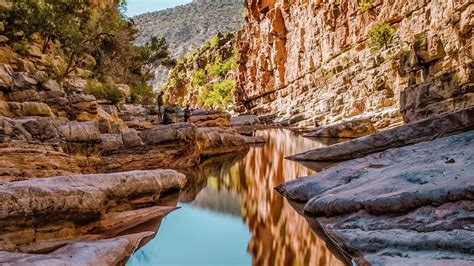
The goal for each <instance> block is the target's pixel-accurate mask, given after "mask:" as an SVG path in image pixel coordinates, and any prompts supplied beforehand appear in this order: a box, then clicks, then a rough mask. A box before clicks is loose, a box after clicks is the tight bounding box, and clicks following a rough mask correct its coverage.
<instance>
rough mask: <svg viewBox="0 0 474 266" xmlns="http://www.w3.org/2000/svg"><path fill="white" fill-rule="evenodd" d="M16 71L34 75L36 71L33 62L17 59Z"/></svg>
mask: <svg viewBox="0 0 474 266" xmlns="http://www.w3.org/2000/svg"><path fill="white" fill-rule="evenodd" d="M17 71H22V72H27V73H34V72H35V71H36V68H35V65H34V64H33V62H31V61H29V60H26V59H21V58H18V59H17Z"/></svg>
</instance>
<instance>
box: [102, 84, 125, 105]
mask: <svg viewBox="0 0 474 266" xmlns="http://www.w3.org/2000/svg"><path fill="white" fill-rule="evenodd" d="M124 98H125V95H124V94H123V92H122V91H121V90H120V89H119V88H118V87H117V86H116V85H112V84H104V99H105V100H108V101H110V103H112V104H113V105H116V104H118V103H120V102H121V101H123V100H124Z"/></svg>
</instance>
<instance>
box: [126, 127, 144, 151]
mask: <svg viewBox="0 0 474 266" xmlns="http://www.w3.org/2000/svg"><path fill="white" fill-rule="evenodd" d="M122 140H123V144H124V145H125V147H126V148H133V147H139V146H143V141H142V139H141V138H140V136H139V135H138V133H137V132H136V131H135V130H130V131H128V132H124V133H122Z"/></svg>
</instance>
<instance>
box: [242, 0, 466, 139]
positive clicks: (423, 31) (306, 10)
mask: <svg viewBox="0 0 474 266" xmlns="http://www.w3.org/2000/svg"><path fill="white" fill-rule="evenodd" d="M359 3H366V5H368V6H367V8H362V7H361V6H359V5H360V4H359ZM246 6H247V10H248V14H247V17H246V24H245V26H244V30H243V31H242V32H241V33H240V40H239V50H240V55H241V60H240V66H239V76H238V77H239V85H238V88H237V91H236V93H237V99H238V101H239V103H240V106H241V107H242V109H243V110H246V111H248V112H251V113H254V114H259V115H268V114H274V115H275V117H276V119H275V122H278V123H283V124H294V125H296V126H299V127H315V128H319V129H323V130H324V127H326V126H332V125H334V124H341V123H343V124H344V123H347V124H348V127H352V126H353V124H354V122H353V121H359V122H360V121H365V122H364V126H363V127H358V129H357V130H354V132H353V133H351V130H349V129H350V128H347V127H346V128H345V129H344V130H345V132H343V133H344V134H343V136H344V137H347V133H350V134H349V137H358V136H361V135H364V134H370V133H373V132H374V130H375V131H380V130H382V129H387V128H392V127H394V126H397V125H400V124H401V123H403V122H413V121H417V120H420V119H424V118H427V117H431V116H433V115H435V114H440V113H443V112H446V111H452V110H459V109H462V108H466V107H468V106H472V105H473V104H474V95H473V85H472V84H473V80H474V76H473V74H474V72H473V71H472V69H473V67H472V66H473V52H472V51H473V39H472V36H473V35H472V28H473V26H474V20H472V13H473V10H474V4H473V3H472V1H468V0H461V1H439V0H428V1H421V0H416V1H408V0H395V1H382V0H375V1H364V2H362V1H359V0H348V1H305V0H296V1H286V0H272V1H258V0H249V1H247V2H246ZM377 23H385V24H387V25H389V26H390V27H392V28H393V29H394V30H395V32H396V33H395V35H394V36H393V40H392V41H391V43H390V44H389V45H387V46H386V47H383V48H382V49H380V50H379V51H376V52H372V51H371V47H370V42H371V40H370V39H369V38H368V32H369V31H370V30H371V29H372V27H373V26H374V25H375V24H377ZM364 127H366V128H367V131H366V132H361V131H360V130H361V129H364ZM342 128H344V125H342ZM333 132H335V133H337V130H336V131H334V128H333ZM326 133H332V132H331V130H329V132H326ZM333 136H338V135H337V134H335V135H333Z"/></svg>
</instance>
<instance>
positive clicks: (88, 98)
mask: <svg viewBox="0 0 474 266" xmlns="http://www.w3.org/2000/svg"><path fill="white" fill-rule="evenodd" d="M68 100H69V103H70V104H71V107H72V108H73V109H74V110H77V111H83V112H87V113H91V114H97V108H98V105H97V100H96V98H95V97H94V95H89V94H74V95H71V96H69V97H68Z"/></svg>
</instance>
